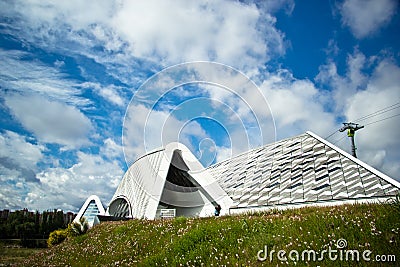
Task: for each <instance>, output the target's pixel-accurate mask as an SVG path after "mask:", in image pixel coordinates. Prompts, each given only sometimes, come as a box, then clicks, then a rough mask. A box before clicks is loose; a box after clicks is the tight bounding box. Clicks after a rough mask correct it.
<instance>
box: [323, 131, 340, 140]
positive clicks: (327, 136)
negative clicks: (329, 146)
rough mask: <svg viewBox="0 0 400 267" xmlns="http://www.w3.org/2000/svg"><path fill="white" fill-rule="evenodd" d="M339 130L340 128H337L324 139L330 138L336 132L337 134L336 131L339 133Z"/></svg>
mask: <svg viewBox="0 0 400 267" xmlns="http://www.w3.org/2000/svg"><path fill="white" fill-rule="evenodd" d="M338 132H339V130H335V131H334V132H333V133H331V134H330V135H328V136H327V137H325V138H324V139H325V140H326V139H328V138H329V137H331V136H332V135H334V134H336V133H338Z"/></svg>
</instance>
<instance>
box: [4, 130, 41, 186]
mask: <svg viewBox="0 0 400 267" xmlns="http://www.w3.org/2000/svg"><path fill="white" fill-rule="evenodd" d="M44 150H45V148H44V147H43V146H42V145H35V144H32V143H30V142H28V141H27V139H26V138H25V137H23V136H21V135H19V134H17V133H15V132H11V131H5V132H4V133H2V134H1V135H0V169H1V171H0V177H1V180H2V182H5V181H8V180H10V179H12V178H13V177H15V178H17V179H18V180H21V181H28V182H38V180H37V179H36V172H37V170H38V167H37V163H38V162H39V161H41V160H42V159H43V157H44V155H43V152H44Z"/></svg>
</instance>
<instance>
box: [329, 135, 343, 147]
mask: <svg viewBox="0 0 400 267" xmlns="http://www.w3.org/2000/svg"><path fill="white" fill-rule="evenodd" d="M345 138H346V135H343V136H342V137H341V138H339V139H338V140H336V141H335V142H333V143H332V145H334V144H336V143H339V142H340V141H342V140H343V139H345Z"/></svg>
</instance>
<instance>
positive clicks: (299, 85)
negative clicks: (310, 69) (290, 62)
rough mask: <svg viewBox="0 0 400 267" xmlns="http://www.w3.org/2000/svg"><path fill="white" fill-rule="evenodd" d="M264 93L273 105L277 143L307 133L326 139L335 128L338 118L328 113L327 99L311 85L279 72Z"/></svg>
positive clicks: (286, 73) (272, 75)
mask: <svg viewBox="0 0 400 267" xmlns="http://www.w3.org/2000/svg"><path fill="white" fill-rule="evenodd" d="M261 89H262V90H263V93H264V94H265V97H266V99H267V100H268V103H270V105H271V110H272V114H273V115H274V118H275V122H276V126H277V135H278V139H281V138H285V137H289V136H293V135H296V134H299V133H302V132H305V131H307V130H310V131H313V132H315V133H316V134H318V135H321V136H322V137H324V136H326V135H327V134H329V132H331V131H332V129H333V128H334V127H335V116H334V115H333V114H332V113H329V112H327V111H325V105H326V104H327V103H326V96H325V95H324V94H323V93H321V91H319V90H318V89H317V88H316V87H315V86H314V84H313V83H312V82H311V81H309V80H297V79H295V78H294V77H293V76H292V74H291V73H290V72H288V71H287V70H280V71H278V72H277V73H274V74H270V76H268V77H267V79H266V80H265V81H264V82H263V84H262V85H261Z"/></svg>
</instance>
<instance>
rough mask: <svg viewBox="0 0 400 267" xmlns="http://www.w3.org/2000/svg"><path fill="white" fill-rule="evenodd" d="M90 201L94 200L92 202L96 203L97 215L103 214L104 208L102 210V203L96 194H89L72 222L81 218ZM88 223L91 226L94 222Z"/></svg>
mask: <svg viewBox="0 0 400 267" xmlns="http://www.w3.org/2000/svg"><path fill="white" fill-rule="evenodd" d="M91 201H94V203H95V204H96V206H97V209H98V210H99V212H98V215H104V214H105V210H104V207H103V204H102V203H101V201H100V198H99V197H98V196H96V195H91V196H90V197H88V198H87V199H86V201H85V203H84V204H83V205H82V207H81V209H80V210H79V212H78V214H77V215H76V217H75V219H74V221H73V222H78V223H79V220H80V219H81V218H82V216H84V214H85V211H86V210H87V208H88V207H89V205H90V202H91ZM88 223H89V226H90V227H92V226H93V225H94V224H96V223H95V221H93V222H92V221H89V222H88Z"/></svg>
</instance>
